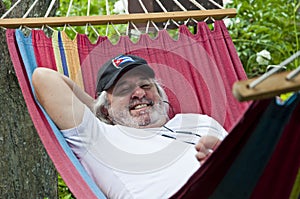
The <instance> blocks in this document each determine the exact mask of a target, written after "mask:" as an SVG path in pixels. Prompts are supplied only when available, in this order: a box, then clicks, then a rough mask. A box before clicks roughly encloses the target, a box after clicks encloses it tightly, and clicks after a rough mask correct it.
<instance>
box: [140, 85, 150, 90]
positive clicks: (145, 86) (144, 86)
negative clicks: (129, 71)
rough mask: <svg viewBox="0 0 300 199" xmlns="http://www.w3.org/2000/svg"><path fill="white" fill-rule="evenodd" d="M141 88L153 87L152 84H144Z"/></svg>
mask: <svg viewBox="0 0 300 199" xmlns="http://www.w3.org/2000/svg"><path fill="white" fill-rule="evenodd" d="M141 88H143V89H150V88H151V84H142V85H141Z"/></svg>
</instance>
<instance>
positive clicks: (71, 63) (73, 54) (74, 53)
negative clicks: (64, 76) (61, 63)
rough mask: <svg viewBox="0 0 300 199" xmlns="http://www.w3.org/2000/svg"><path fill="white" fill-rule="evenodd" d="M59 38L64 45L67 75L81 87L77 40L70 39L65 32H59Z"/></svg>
mask: <svg viewBox="0 0 300 199" xmlns="http://www.w3.org/2000/svg"><path fill="white" fill-rule="evenodd" d="M61 39H62V42H63V46H64V52H65V56H66V61H67V65H68V70H69V77H70V78H71V79H72V80H73V81H74V82H75V83H76V84H77V85H78V86H79V87H81V88H82V89H84V84H83V80H82V73H81V66H80V60H79V54H78V48H77V40H76V38H75V39H74V40H71V39H70V38H69V37H68V35H67V34H66V33H65V32H63V31H62V32H61Z"/></svg>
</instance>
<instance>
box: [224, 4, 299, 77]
mask: <svg viewBox="0 0 300 199" xmlns="http://www.w3.org/2000/svg"><path fill="white" fill-rule="evenodd" d="M299 5H300V3H299V2H298V1H297V0H255V1H254V0H247V1H245V0H244V1H240V0H233V1H232V3H231V4H229V5H228V7H233V8H236V9H237V13H238V15H237V16H236V17H235V18H233V19H232V20H231V22H232V23H231V25H229V26H228V30H229V32H230V34H231V37H232V38H233V42H234V44H235V46H236V49H237V51H238V54H239V57H240V59H241V61H242V63H243V66H244V68H245V70H246V72H247V74H248V75H249V76H256V75H259V74H261V73H264V72H265V70H266V67H267V65H268V64H271V65H278V64H280V63H281V62H282V61H283V60H285V59H286V58H288V57H290V56H291V55H292V54H294V53H295V52H296V51H298V50H299V49H300V44H299V33H300V28H299V26H300V22H299V19H300V17H299ZM297 11H298V12H297ZM263 50H265V51H268V52H270V55H271V59H270V60H267V61H268V62H264V63H259V62H258V61H257V60H256V59H257V53H259V52H261V51H263ZM299 62H300V61H299V59H298V60H295V61H294V62H293V63H292V64H290V65H289V66H287V68H288V69H293V68H295V67H297V66H298V65H299Z"/></svg>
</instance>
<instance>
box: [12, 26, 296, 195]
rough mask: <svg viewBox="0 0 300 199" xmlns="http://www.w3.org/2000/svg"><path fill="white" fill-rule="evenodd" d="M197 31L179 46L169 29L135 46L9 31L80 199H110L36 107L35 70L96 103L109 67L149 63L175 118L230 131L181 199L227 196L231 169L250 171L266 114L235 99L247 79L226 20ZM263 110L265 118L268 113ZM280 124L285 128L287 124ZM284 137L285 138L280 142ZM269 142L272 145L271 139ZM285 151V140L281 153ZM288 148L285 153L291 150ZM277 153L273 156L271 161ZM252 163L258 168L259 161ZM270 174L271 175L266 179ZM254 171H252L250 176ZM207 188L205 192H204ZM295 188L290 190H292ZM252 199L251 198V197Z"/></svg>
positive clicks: (20, 73) (35, 114)
mask: <svg viewBox="0 0 300 199" xmlns="http://www.w3.org/2000/svg"><path fill="white" fill-rule="evenodd" d="M197 30H198V32H197V34H191V33H190V31H189V30H188V28H187V27H186V26H180V28H179V39H178V40H177V41H175V40H173V39H172V38H171V37H170V36H169V35H168V33H167V32H166V30H161V31H160V32H159V34H158V36H157V37H156V38H155V39H151V38H150V37H149V36H148V35H147V34H144V35H141V37H140V39H139V41H138V42H137V43H132V42H131V41H130V39H129V38H128V37H127V36H122V37H120V40H119V42H118V43H117V44H116V45H113V44H112V43H111V42H110V41H109V40H108V38H107V37H99V39H98V41H97V42H96V43H95V44H92V43H90V41H89V40H88V38H87V36H86V35H82V34H78V35H77V36H76V38H75V39H74V40H71V39H69V38H68V37H67V35H66V34H65V33H64V32H54V33H53V35H52V37H51V38H48V37H46V36H45V34H44V32H43V31H42V30H33V31H31V33H30V34H29V35H28V36H27V37H26V36H24V34H23V33H22V32H21V31H20V30H7V43H8V46H9V51H10V54H11V59H12V61H13V64H14V67H15V71H16V74H17V77H18V80H19V82H20V86H21V89H22V92H23V95H24V99H25V101H26V104H27V106H28V110H29V113H30V115H31V117H32V120H33V122H34V125H35V127H36V129H37V132H38V134H39V136H40V137H41V140H42V142H43V144H44V146H45V148H46V150H47V152H48V154H49V156H50V158H51V159H52V160H53V163H54V165H55V166H56V168H57V170H58V172H59V173H60V174H61V176H62V178H63V179H64V181H65V182H66V184H67V185H68V187H69V188H70V189H71V191H72V192H73V194H74V195H75V196H76V197H77V198H105V196H104V195H103V194H102V192H101V191H100V189H99V188H98V187H97V186H96V184H95V183H94V182H93V181H92V180H91V178H90V177H89V176H88V175H87V173H86V172H85V171H84V169H83V167H82V166H81V164H80V163H79V161H78V160H77V159H76V157H75V156H74V154H73V153H72V151H71V150H70V149H69V147H68V145H67V143H66V142H65V140H64V138H63V136H62V135H61V132H60V131H59V130H58V129H57V127H56V126H55V124H54V123H53V122H52V121H51V119H50V118H49V116H48V115H47V114H46V113H45V111H44V110H43V109H42V107H41V106H39V104H38V103H37V102H36V100H35V97H34V94H33V92H32V85H31V76H32V73H33V71H34V69H35V68H36V67H48V68H51V69H53V70H57V71H59V72H61V73H63V74H65V75H66V76H69V77H70V78H71V79H73V80H74V81H75V82H76V83H77V84H78V85H79V86H81V87H82V88H83V89H84V90H85V91H86V92H87V93H89V94H90V95H91V96H95V81H96V77H97V71H98V69H99V68H100V67H101V65H102V64H103V63H104V62H106V61H107V60H108V59H109V58H111V57H114V56H116V55H119V54H122V53H127V54H134V55H138V56H141V57H143V58H145V59H146V60H147V61H148V63H149V65H151V67H152V68H153V69H154V71H155V72H156V74H157V78H158V79H159V80H160V81H161V83H162V85H163V86H164V88H165V89H166V91H167V94H168V96H169V101H170V104H171V105H172V107H173V112H172V111H170V115H171V116H172V115H173V114H176V113H179V112H182V113H187V112H189V113H201V114H207V115H210V116H212V117H213V118H215V119H216V120H217V121H218V122H219V123H220V124H222V125H223V126H224V128H225V129H226V130H228V131H229V132H232V133H230V135H229V136H228V137H227V138H226V139H225V140H224V141H223V143H222V144H221V146H220V147H219V148H218V150H216V151H215V153H214V154H213V155H212V156H211V158H209V160H208V161H207V162H206V163H205V164H204V165H203V166H202V167H201V168H200V169H199V171H198V172H197V173H195V175H194V176H192V177H191V179H190V181H189V182H188V183H187V184H186V186H184V187H183V188H182V189H181V190H180V191H179V192H178V193H177V194H176V195H175V196H176V197H177V196H178V197H183V196H185V195H186V196H195V195H194V194H195V192H193V191H191V190H199V192H202V191H203V197H204V198H205V197H207V196H209V195H211V194H212V193H213V194H214V195H213V196H215V197H218V194H221V193H222V192H223V191H224V189H225V190H227V188H228V186H229V185H230V184H232V182H233V181H235V180H236V178H235V177H237V176H236V175H235V170H232V169H231V168H236V167H241V166H242V168H244V167H245V168H247V167H248V166H247V165H243V164H242V163H244V159H243V158H248V156H249V152H247V150H248V149H253V150H254V149H255V147H253V146H255V145H252V144H253V143H252V144H251V142H249V141H251V139H250V138H251V137H252V136H253V137H254V138H253V139H256V138H255V137H257V134H258V133H256V128H255V127H256V126H257V125H258V124H257V125H254V124H256V122H257V120H258V117H256V116H260V115H259V114H257V115H256V111H254V110H256V109H255V107H256V106H254V105H252V106H251V107H250V109H249V110H248V108H249V106H250V104H251V103H240V102H238V101H237V100H236V99H235V98H234V97H233V95H232V94H231V87H232V85H233V83H234V82H235V81H238V80H241V79H245V78H246V75H245V73H244V70H243V67H242V65H241V62H240V60H239V58H238V56H237V53H236V50H235V48H234V45H233V43H232V41H231V38H230V35H229V33H228V31H227V29H226V27H225V25H224V23H223V21H215V23H214V30H213V31H211V30H210V29H209V28H208V26H207V25H206V23H204V22H199V23H198V26H197ZM260 104H261V103H259V105H260ZM262 104H263V105H260V106H262V107H266V106H267V105H266V104H265V103H262ZM267 104H268V103H267ZM252 109H253V110H252ZM247 110H248V112H247V114H246V115H245V116H244V118H247V120H246V119H242V120H241V118H242V117H243V115H244V113H245V112H246V111H247ZM258 110H259V113H261V114H262V112H263V110H264V108H260V109H258ZM249 111H250V113H249ZM253 112H254V113H255V114H254V113H253ZM291 112H292V111H291ZM290 114H291V113H290ZM248 117H249V118H248ZM266 117H267V116H266ZM266 120H267V119H266ZM239 121H241V122H239ZM281 124H282V126H284V124H285V123H281ZM272 125H273V124H272ZM272 125H270V126H272ZM294 125H295V124H294ZM234 127H235V128H234ZM282 128H283V127H282ZM289 133H290V131H289ZM262 134H264V133H262ZM285 134H286V133H283V134H282V136H285ZM265 136H267V135H265ZM277 136H279V135H277ZM279 137H280V136H279ZM279 137H277V138H276V139H275V138H274V139H270V140H272V141H273V142H272V141H270V142H272V144H273V145H272V144H270V145H272V147H273V148H275V145H276V143H277V141H278V139H279ZM248 138H249V139H250V140H249V141H247V139H248ZM298 138H299V136H298ZM258 139H260V138H258ZM298 140H299V139H298ZM267 141H268V142H269V139H268V140H267ZM282 142H283V141H282ZM295 143H296V142H295ZM298 143H299V142H298ZM254 144H256V143H254ZM280 144H281V140H280V142H279V144H278V146H279V145H280ZM282 145H284V146H285V145H286V143H285V144H282ZM268 146H269V145H268ZM278 146H277V147H278ZM288 146H289V145H288ZM292 146H293V147H294V149H295V148H296V149H299V148H297V147H296V145H292ZM249 147H250V148H249ZM272 147H270V148H268V150H267V151H268V152H266V155H265V156H264V157H266V159H270V161H269V164H270V162H272V161H274V162H276V161H278V158H279V155H278V153H279V152H277V148H276V150H275V151H274V150H273V148H272ZM285 147H286V146H285ZM291 148H292V147H291ZM244 150H246V152H244ZM261 150H264V149H261ZM291 150H292V149H291ZM258 151H259V153H260V152H261V151H260V150H258ZM273 151H274V155H275V156H274V155H272V153H273ZM296 151H297V150H296ZM298 151H299V150H298ZM244 153H245V154H244ZM256 153H258V152H256ZM256 153H255V154H256ZM251 155H252V154H250V156H251ZM280 160H282V159H280ZM294 160H295V161H297V162H296V163H295V164H293V167H295V168H294V170H293V171H295V170H297V168H299V159H297V158H295V159H294ZM246 162H247V161H246ZM262 162H263V164H262V166H261V167H260V173H259V172H257V171H255V172H256V173H257V175H256V178H255V180H253V179H251V183H250V182H249V183H250V184H251V186H252V187H248V188H249V190H251V191H252V190H253V191H254V192H253V194H254V195H255V194H258V195H259V194H261V193H262V192H260V191H262V190H263V189H264V187H263V186H265V184H261V183H260V182H261V181H260V180H258V178H259V176H261V175H262V176H261V178H260V179H262V180H263V181H262V182H268V181H269V180H270V175H268V174H267V173H266V172H271V171H272V170H268V169H273V167H272V166H269V164H268V165H265V163H266V162H267V161H266V160H265V159H264V160H263V161H262ZM252 163H253V165H254V164H255V163H256V162H255V161H254V162H252ZM253 165H252V164H251V166H253ZM284 165H285V164H284ZM243 166H244V167H243ZM249 166H250V164H249ZM264 168H267V169H266V170H265V172H264V173H263V174H262V170H263V169H264ZM236 170H239V169H236ZM251 171H252V170H251V167H250V171H249V172H251ZM279 171H281V170H279ZM204 173H205V175H204ZM225 173H226V175H225ZM276 174H277V173H276ZM294 174H295V172H294V173H293V175H291V177H290V178H289V180H291V181H292V182H294V180H295V176H296V174H295V175H294ZM228 175H229V177H227V176H228ZM240 176H242V177H241V179H243V178H244V175H243V173H240ZM292 178H293V180H292ZM242 181H243V180H242ZM291 181H289V182H291ZM243 182H244V181H243ZM197 183H199V184H197ZM204 184H206V185H205V186H203V185H204ZM255 184H256V185H257V186H258V185H260V186H259V188H260V189H257V187H256V188H255V189H254V188H253V187H254V186H255ZM209 185H211V186H209ZM238 185H239V184H238ZM198 186H199V188H198ZM202 186H203V188H201V187H202ZM249 186H250V185H249ZM286 186H287V185H286ZM291 186H292V185H291V184H290V185H289V188H290V187H291ZM194 187H196V189H195V188H194ZM204 187H205V188H204ZM235 189H236V188H231V189H230V187H229V188H228V191H229V192H230V190H231V191H232V192H233V191H234V192H235V191H236V190H235ZM287 189H288V188H286V189H285V190H287ZM213 190H214V191H216V192H213ZM246 190H247V191H248V189H246ZM251 191H250V192H251ZM289 191H290V190H289ZM232 192H231V194H233V193H232ZM242 193H243V191H241V194H242ZM247 193H248V196H249V195H250V193H249V192H247ZM285 193H286V192H285ZM199 196H200V195H199ZM239 196H241V195H239ZM197 198H199V197H197Z"/></svg>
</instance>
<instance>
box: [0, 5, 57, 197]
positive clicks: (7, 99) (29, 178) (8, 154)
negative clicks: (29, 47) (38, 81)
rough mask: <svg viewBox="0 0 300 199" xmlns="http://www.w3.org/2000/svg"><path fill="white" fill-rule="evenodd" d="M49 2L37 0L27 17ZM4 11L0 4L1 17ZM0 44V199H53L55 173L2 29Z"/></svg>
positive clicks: (20, 12)
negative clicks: (27, 106)
mask: <svg viewBox="0 0 300 199" xmlns="http://www.w3.org/2000/svg"><path fill="white" fill-rule="evenodd" d="M13 2H15V1H13ZM32 3H33V0H32V1H31V0H30V1H29V0H28V1H22V2H21V3H20V4H19V5H18V6H17V7H16V8H15V9H14V11H13V12H12V13H11V14H10V15H9V18H11V17H22V15H24V13H25V12H26V10H27V9H28V8H29V7H30V5H31V4H32ZM49 3H50V0H40V1H39V3H38V4H37V5H36V7H35V9H34V10H33V11H32V14H30V16H43V15H44V13H46V10H47V8H48V5H49ZM5 10H6V9H5V8H4V5H3V1H1V2H0V15H1V16H2V14H3V13H4V12H5ZM53 12H54V11H52V13H53ZM0 45H1V46H0V96H1V97H0V111H1V113H0V169H1V175H0V196H1V198H51V199H52V198H57V173H56V170H55V168H54V166H53V164H52V161H51V160H50V158H49V157H48V155H47V153H46V151H45V149H44V147H43V145H42V143H41V141H40V139H39V137H38V134H37V133H36V131H35V128H34V126H33V123H32V121H31V118H30V116H29V114H28V112H27V108H26V105H25V102H24V99H23V96H22V93H21V90H20V87H19V84H18V81H17V77H16V75H15V72H14V69H13V65H12V62H11V60H10V55H9V52H8V48H7V44H6V38H5V30H4V29H2V28H1V29H0Z"/></svg>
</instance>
